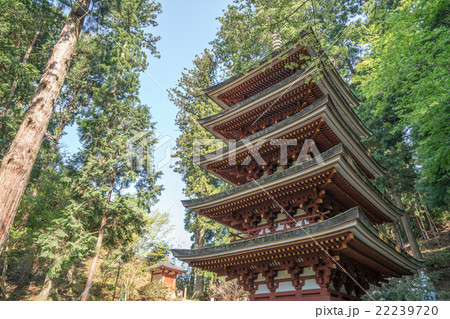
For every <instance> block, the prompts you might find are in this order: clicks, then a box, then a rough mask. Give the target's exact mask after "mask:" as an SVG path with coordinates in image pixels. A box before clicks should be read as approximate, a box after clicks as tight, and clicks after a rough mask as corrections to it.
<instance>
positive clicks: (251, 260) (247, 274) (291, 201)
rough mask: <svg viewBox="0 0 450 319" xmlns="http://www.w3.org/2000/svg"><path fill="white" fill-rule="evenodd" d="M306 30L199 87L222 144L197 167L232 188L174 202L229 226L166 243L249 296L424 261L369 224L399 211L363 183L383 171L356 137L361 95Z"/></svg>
mask: <svg viewBox="0 0 450 319" xmlns="http://www.w3.org/2000/svg"><path fill="white" fill-rule="evenodd" d="M314 39H315V38H314V35H313V34H312V33H311V32H304V33H303V34H302V41H301V42H302V43H303V44H301V45H300V44H299V45H297V46H295V47H291V48H289V49H287V50H285V51H284V52H275V53H274V54H273V55H272V57H271V58H270V59H268V60H266V61H265V62H263V63H261V64H260V65H259V66H258V67H256V68H254V69H253V70H251V71H250V72H248V73H246V74H243V75H240V76H237V77H234V78H232V79H230V80H227V81H225V82H223V83H220V84H219V85H216V86H214V87H212V88H209V89H207V90H205V93H206V94H207V96H208V97H210V98H211V99H212V100H213V101H214V102H216V103H217V104H219V105H220V106H221V107H222V108H223V111H222V112H220V113H218V114H216V115H213V116H211V117H208V118H205V119H202V120H200V121H199V122H200V123H201V125H202V126H203V127H205V128H206V129H207V130H208V131H210V132H211V133H212V134H214V135H215V136H216V137H218V138H220V139H222V140H223V141H225V142H226V143H227V144H228V147H226V148H224V149H222V150H221V152H215V153H214V154H208V155H205V156H201V158H200V165H201V166H202V167H203V168H204V169H206V170H208V171H209V172H211V173H212V174H214V175H215V176H217V177H219V178H221V179H222V180H225V181H226V182H228V183H230V184H232V185H234V186H235V187H233V188H232V189H230V190H228V191H225V192H223V193H219V194H216V195H213V196H209V197H205V198H199V199H194V200H186V201H183V205H184V206H185V207H186V208H188V209H191V210H194V211H195V212H196V213H197V214H200V215H203V216H206V217H208V218H210V219H213V220H215V221H217V222H219V223H221V224H223V225H226V226H229V227H231V228H233V229H235V230H236V231H237V232H236V233H235V234H232V236H233V237H234V238H233V240H232V242H231V243H230V244H226V245H222V246H216V247H208V248H202V249H194V250H184V249H174V250H172V252H173V254H174V256H175V257H177V258H178V259H180V260H182V261H185V262H188V263H189V265H190V266H192V267H197V268H200V269H203V270H207V271H211V272H215V273H216V274H217V275H219V276H226V277H227V279H228V280H232V279H237V280H238V282H239V283H240V284H241V285H242V286H243V287H244V289H245V290H246V291H248V292H249V293H250V300H359V299H360V297H361V295H362V294H364V291H365V290H366V289H368V288H369V284H379V283H380V282H383V281H385V280H386V278H388V277H401V276H402V275H411V274H412V273H414V272H416V271H418V270H419V269H420V268H421V267H422V261H420V260H417V259H415V258H413V257H412V256H410V255H409V254H408V253H406V252H405V251H403V250H402V249H401V248H400V247H399V246H397V245H396V244H395V243H394V242H392V241H391V240H390V239H388V238H387V237H386V236H384V235H383V234H382V233H380V232H379V231H378V230H377V229H376V228H375V227H374V225H380V224H382V223H391V222H393V221H394V220H397V219H398V218H400V217H401V216H402V215H403V213H404V212H403V211H401V210H400V209H399V208H397V207H396V206H395V205H393V204H392V203H391V202H390V201H389V199H387V198H386V197H385V196H384V195H383V194H382V193H380V192H379V191H378V189H376V188H375V187H374V186H373V184H372V183H371V181H370V180H371V179H374V178H376V177H378V176H381V175H382V174H383V173H384V169H383V167H381V166H380V165H379V164H378V163H377V162H376V161H375V160H374V158H373V157H372V156H371V155H370V154H369V153H368V151H367V150H366V148H365V147H364V146H363V144H361V142H360V139H364V138H367V137H369V136H370V134H371V132H370V131H369V130H368V129H367V128H366V127H365V126H364V125H363V124H362V123H361V121H360V120H359V119H358V118H357V117H356V115H355V113H354V112H353V110H352V108H353V107H355V106H357V105H358V104H359V100H358V99H357V98H356V97H355V96H354V95H353V94H352V92H351V91H350V89H349V88H348V87H347V86H346V84H345V83H344V81H343V80H342V78H341V77H340V76H339V74H338V73H337V71H336V70H335V69H334V68H333V67H331V66H328V65H327V60H326V59H321V57H322V56H323V53H322V52H321V51H320V49H319V46H318V45H317V44H316V42H315V40H314ZM305 141H306V144H305ZM249 145H253V146H254V147H253V148H252V147H249Z"/></svg>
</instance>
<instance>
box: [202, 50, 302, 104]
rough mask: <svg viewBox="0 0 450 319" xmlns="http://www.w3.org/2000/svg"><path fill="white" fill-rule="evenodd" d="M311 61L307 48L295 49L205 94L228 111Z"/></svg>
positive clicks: (208, 90)
mask: <svg viewBox="0 0 450 319" xmlns="http://www.w3.org/2000/svg"><path fill="white" fill-rule="evenodd" d="M309 59H310V56H309V53H308V51H307V49H306V48H305V47H297V48H294V49H292V50H290V51H289V52H288V53H287V54H283V55H281V54H274V55H272V57H271V59H270V61H265V62H263V63H262V64H260V66H259V67H258V68H256V69H254V70H253V71H251V72H249V73H247V74H245V75H241V76H236V77H234V78H232V79H230V80H227V81H225V82H222V83H220V84H218V85H216V86H213V87H211V88H209V89H206V90H204V91H203V92H205V94H206V95H207V96H208V97H210V98H211V99H212V100H214V101H215V102H216V103H217V104H218V105H220V106H221V107H222V108H224V109H227V108H229V107H231V106H233V105H235V104H237V103H240V102H242V101H245V100H247V99H248V98H250V97H252V96H254V95H256V94H258V93H260V92H262V91H264V90H265V89H267V88H268V87H270V86H272V85H274V84H276V83H278V82H280V81H282V80H284V79H285V78H287V77H289V76H290V75H292V74H294V73H296V72H297V71H299V70H301V69H302V68H303V67H304V65H305V62H306V60H309Z"/></svg>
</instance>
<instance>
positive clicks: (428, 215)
mask: <svg viewBox="0 0 450 319" xmlns="http://www.w3.org/2000/svg"><path fill="white" fill-rule="evenodd" d="M423 208H424V211H425V217H426V218H427V220H428V224H430V228H431V231H432V232H433V237H434V239H436V242H437V244H438V246H439V247H440V246H441V243H440V242H439V237H438V234H437V228H436V225H435V224H434V222H433V219H432V218H431V214H430V211H429V210H428V207H427V206H426V205H423Z"/></svg>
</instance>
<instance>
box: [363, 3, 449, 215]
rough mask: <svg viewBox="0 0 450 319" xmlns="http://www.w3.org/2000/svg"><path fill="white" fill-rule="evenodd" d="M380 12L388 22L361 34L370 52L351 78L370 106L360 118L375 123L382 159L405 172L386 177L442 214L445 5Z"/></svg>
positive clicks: (445, 185) (445, 199)
mask: <svg viewBox="0 0 450 319" xmlns="http://www.w3.org/2000/svg"><path fill="white" fill-rule="evenodd" d="M378 9H379V10H380V8H378ZM381 10H382V12H383V14H384V16H383V19H382V20H378V19H377V20H374V21H373V23H370V24H368V25H367V26H366V27H365V29H364V32H365V34H366V36H365V37H364V38H363V40H364V45H365V47H366V50H367V52H366V54H365V55H364V57H363V59H362V61H361V62H360V63H359V65H358V71H359V74H358V77H356V78H355V79H354V81H355V83H357V84H358V86H359V88H360V90H361V92H362V94H363V95H364V97H365V98H366V99H367V100H368V101H370V102H369V103H368V105H367V107H366V108H367V110H366V111H363V112H361V113H365V114H366V115H367V116H365V118H367V119H369V118H372V119H373V120H372V121H370V120H369V121H368V122H369V123H368V124H369V126H370V127H371V128H372V129H373V130H374V131H375V136H374V137H373V138H372V140H377V142H378V143H380V144H381V145H380V146H381V147H380V148H379V149H380V151H381V152H384V154H382V155H381V157H382V162H385V163H386V164H387V167H392V168H393V169H394V170H395V169H397V170H400V171H398V173H392V174H391V176H388V178H393V180H391V184H393V185H395V184H397V185H399V186H400V188H406V189H408V190H410V191H412V190H413V189H415V190H416V191H419V192H421V193H423V194H424V198H423V200H424V202H425V203H426V204H427V205H430V206H431V207H433V208H444V209H445V208H448V207H449V206H448V205H449V203H450V189H449V185H450V177H449V165H448V159H449V158H450V144H449V143H450V141H449V139H448V135H449V133H450V127H449V124H448V123H449V122H450V121H449V118H450V109H449V107H448V105H449V103H448V102H449V93H448V92H449V91H450V86H449V82H448V81H447V80H446V79H447V78H448V76H449V72H448V68H447V62H448V59H449V50H448V47H449V46H448V44H449V39H450V33H449V28H448V24H449V21H448V13H449V7H448V1H445V0H432V1H423V0H405V1H401V2H400V4H399V6H398V8H397V9H396V10H388V8H383V9H381ZM392 154H395V155H394V156H392ZM383 159H384V160H383ZM401 170H403V172H402V171H401ZM402 191H404V189H398V190H396V192H402Z"/></svg>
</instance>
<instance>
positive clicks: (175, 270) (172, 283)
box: [149, 261, 186, 298]
mask: <svg viewBox="0 0 450 319" xmlns="http://www.w3.org/2000/svg"><path fill="white" fill-rule="evenodd" d="M149 269H150V274H151V277H150V278H151V279H150V281H151V282H157V281H160V282H162V283H163V284H164V285H165V286H166V287H167V288H168V289H169V291H170V296H171V297H172V298H175V296H176V290H177V276H178V275H179V274H184V273H185V272H186V270H184V269H183V268H181V267H178V266H176V265H174V264H172V263H170V262H168V261H162V262H160V263H157V264H155V265H153V266H150V268H149Z"/></svg>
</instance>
